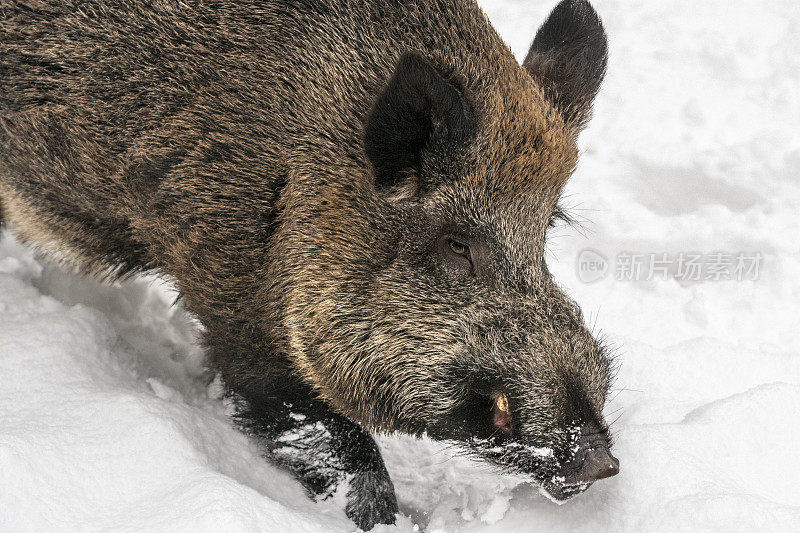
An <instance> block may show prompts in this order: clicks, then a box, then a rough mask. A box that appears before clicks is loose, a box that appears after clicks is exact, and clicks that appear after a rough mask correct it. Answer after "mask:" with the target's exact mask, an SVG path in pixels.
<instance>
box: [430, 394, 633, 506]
mask: <svg viewBox="0 0 800 533" xmlns="http://www.w3.org/2000/svg"><path fill="white" fill-rule="evenodd" d="M467 405H469V407H470V410H471V412H472V413H473V416H472V418H471V419H470V420H469V422H471V424H467V425H466V426H463V425H462V426H461V429H462V430H463V429H466V428H467V427H469V426H470V425H471V426H472V427H471V430H472V432H471V436H468V437H467V436H466V435H464V434H462V435H460V437H462V438H460V439H458V440H462V439H463V437H467V438H466V439H463V440H462V442H463V441H464V440H465V441H466V444H467V447H468V449H469V451H470V452H471V453H473V454H475V455H477V456H478V457H480V458H482V459H484V460H487V461H489V462H491V463H493V464H496V465H497V466H499V467H500V468H502V469H503V470H504V471H506V472H508V473H510V474H514V475H522V476H524V477H525V478H527V479H528V480H529V481H531V482H533V483H536V484H537V485H539V487H540V488H541V490H542V492H543V493H544V494H545V495H546V496H547V497H549V498H550V499H551V500H553V501H555V502H557V503H560V502H564V501H566V500H568V499H570V498H572V497H573V496H576V495H578V494H580V493H581V492H583V491H585V490H586V489H588V488H589V487H590V486H591V485H592V484H593V483H594V482H595V481H598V480H601V479H604V478H607V477H611V476H614V475H616V474H617V473H618V472H619V461H618V460H617V458H616V457H614V456H613V455H612V453H611V443H610V439H609V436H608V432H607V431H606V430H604V429H602V428H601V427H600V425H599V424H597V423H596V422H590V423H584V424H577V423H574V424H570V425H569V427H570V429H568V430H566V431H565V432H564V433H565V435H566V437H567V439H566V442H565V443H563V445H559V446H558V447H557V448H558V449H559V450H562V451H560V452H559V451H557V450H555V449H554V448H553V447H550V446H535V445H531V444H529V443H526V442H524V440H526V439H521V438H520V435H518V434H516V431H515V429H516V428H515V424H514V417H513V415H512V410H511V408H510V407H509V401H508V398H507V396H506V395H505V394H504V393H501V392H496V391H495V392H491V393H488V394H478V395H475V397H474V398H472V399H471V401H469V402H468V403H467ZM464 421H465V419H463V418H462V419H461V423H462V424H463V423H464ZM458 425H461V424H458ZM451 427H452V426H451ZM476 429H477V430H478V431H475V430H476ZM436 433H437V432H435V431H434V432H432V433H431V436H432V437H434V438H437V435H436ZM454 436H455V435H453V434H452V433H451V434H450V435H449V436H448V437H449V438H448V437H444V435H441V434H440V435H439V437H444V438H445V440H453V437H454Z"/></svg>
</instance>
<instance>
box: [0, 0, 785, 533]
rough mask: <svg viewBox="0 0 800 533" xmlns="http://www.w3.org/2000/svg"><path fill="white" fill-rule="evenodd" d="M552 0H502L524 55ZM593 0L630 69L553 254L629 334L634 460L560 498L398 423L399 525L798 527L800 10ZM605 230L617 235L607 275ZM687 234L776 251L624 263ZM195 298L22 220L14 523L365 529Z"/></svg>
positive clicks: (11, 352) (598, 117) (626, 361)
mask: <svg viewBox="0 0 800 533" xmlns="http://www.w3.org/2000/svg"><path fill="white" fill-rule="evenodd" d="M552 4H553V2H530V1H528V0H497V1H490V0H485V1H483V2H482V5H483V6H484V7H485V9H486V11H487V14H488V15H489V17H490V18H491V19H492V21H493V22H494V23H495V24H496V26H497V27H498V29H499V31H500V33H501V34H502V35H503V36H504V37H505V38H506V39H507V42H508V43H509V44H510V46H511V47H512V49H513V50H514V52H515V53H516V54H517V56H518V57H520V58H521V57H522V56H523V55H524V53H525V51H526V47H527V45H528V44H529V41H530V39H531V38H532V36H533V32H534V30H535V28H536V27H537V26H538V24H539V23H540V22H541V21H542V20H543V19H544V16H545V15H546V13H547V12H548V10H549V9H550V8H551V7H552ZM594 4H595V6H596V8H597V9H598V11H599V12H600V13H601V15H602V16H603V19H604V21H605V24H606V28H607V30H608V33H609V35H610V39H611V61H610V66H609V75H608V78H607V81H606V83H605V85H604V87H603V90H602V92H601V94H600V96H599V98H598V101H597V105H596V112H595V118H594V120H593V122H592V124H591V126H590V128H589V129H588V130H587V131H586V132H585V133H584V134H583V136H582V139H581V144H582V149H583V156H582V161H581V163H580V166H579V168H578V171H577V174H576V175H575V177H574V179H573V180H572V182H571V183H570V185H569V188H568V191H567V196H566V199H565V203H566V204H567V206H569V207H572V208H573V213H574V214H576V215H578V217H579V218H580V219H581V222H582V223H581V226H580V227H579V228H575V229H570V228H561V229H559V230H557V231H555V232H554V234H553V236H552V238H551V241H550V246H549V248H550V256H549V261H550V264H551V266H552V270H553V271H554V273H555V275H556V276H557V278H558V279H559V280H560V282H561V283H562V284H563V285H564V286H565V287H566V288H567V290H568V291H569V292H570V294H572V295H573V297H575V298H576V299H577V300H578V301H579V303H581V305H582V306H583V308H584V311H585V313H586V316H587V318H588V319H589V320H590V321H591V323H592V324H594V327H595V329H596V330H597V331H600V332H602V333H603V334H604V335H605V337H606V338H607V339H608V340H609V342H610V343H612V344H613V345H614V346H615V348H616V353H617V354H618V357H619V362H620V372H619V376H618V378H617V381H616V384H615V389H614V392H613V394H612V397H613V399H612V401H611V402H610V404H609V406H608V410H607V415H608V417H609V419H611V420H614V419H616V422H615V423H614V424H613V429H614V433H615V438H616V445H615V448H614V449H615V454H616V455H617V456H618V457H619V459H620V462H621V472H620V474H619V475H618V476H616V477H614V478H611V479H607V480H604V481H602V482H599V483H597V484H596V485H594V486H593V487H591V488H590V489H589V490H588V491H587V492H586V493H584V494H582V495H580V496H578V497H577V498H575V499H573V500H571V501H569V502H568V503H567V504H565V505H562V506H556V505H553V504H552V503H551V502H549V501H548V500H547V499H545V498H544V497H542V496H541V495H539V493H538V491H537V489H536V488H535V487H532V486H530V485H527V484H525V483H523V482H522V481H520V480H519V479H515V478H510V477H506V476H501V475H499V474H497V473H496V472H494V471H493V469H491V468H490V467H488V466H487V465H483V464H478V463H473V462H471V461H469V460H467V459H465V458H463V457H461V456H459V455H458V454H457V453H456V452H455V451H454V450H452V449H449V448H447V447H445V446H441V445H438V444H434V443H432V442H430V441H417V440H414V439H411V438H408V437H404V436H391V437H381V438H380V443H381V446H382V447H383V449H384V451H385V456H386V459H387V463H388V467H389V470H390V472H391V473H392V476H393V479H394V482H395V486H396V489H397V493H398V496H399V501H400V506H401V511H402V517H401V519H400V521H399V523H398V525H397V526H393V527H388V526H387V527H383V528H379V530H381V531H415V530H427V531H430V532H454V531H496V532H505V531H508V532H512V531H513V532H517V531H532V530H550V531H597V530H614V531H640V530H671V531H672V530H689V529H701V530H713V531H734V530H735V531H743V530H796V529H798V527H800V461H798V454H797V450H798V443H799V442H800V353H799V352H800V350H799V349H798V348H800V342H798V340H797V329H798V315H800V244H799V243H800V231H798V230H799V229H800V228H798V226H799V225H800V223H799V222H798V220H799V219H798V208H799V207H800V182H799V181H798V179H797V175H798V173H800V135H799V134H798V129H797V128H798V124H800V10H798V9H797V5H796V2H795V1H794V0H770V1H755V0H745V1H740V2H728V1H723V0H704V1H703V2H697V1H694V0H663V1H660V2H636V3H633V2H626V1H623V0H596V2H595V3H594ZM587 248H590V249H591V250H592V252H590V253H587V254H584V257H592V258H595V259H597V258H600V261H601V263H602V261H606V263H605V267H604V268H605V275H601V276H600V278H599V279H597V280H595V281H594V282H593V283H583V282H582V281H581V279H584V280H586V279H587V278H586V277H583V276H581V275H579V272H578V270H577V269H576V262H577V258H578V257H579V256H581V251H582V250H584V249H587ZM682 252H683V253H703V254H713V253H716V252H724V253H730V254H740V253H745V254H748V257H751V256H754V255H753V254H761V259H760V261H759V267H760V268H759V272H758V276H757V279H756V280H742V281H737V280H731V281H712V280H693V279H685V278H684V279H678V278H680V276H679V275H677V271H676V270H675V269H676V265H675V263H674V262H673V263H672V264H671V266H670V267H669V268H668V269H667V271H666V272H664V275H663V276H662V275H661V274H660V273H659V275H655V276H653V278H654V279H651V280H649V281H647V280H646V279H641V280H639V281H623V280H618V279H616V278H617V277H618V276H622V275H623V271H622V270H618V269H619V268H621V266H624V264H623V263H622V261H623V256H621V255H620V254H622V253H627V254H629V255H636V254H645V255H644V257H646V258H647V257H649V254H657V255H658V256H660V255H661V254H662V253H666V254H670V255H669V257H672V258H675V257H677V256H678V254H680V253H682ZM705 260H706V261H710V259H708V257H706V259H705ZM601 266H602V265H601ZM706 267H707V268H711V267H710V266H709V263H705V267H704V268H706ZM709 272H710V270H709ZM584 274H585V273H584ZM645 277H647V276H643V278H645ZM173 298H174V294H172V293H171V292H170V290H169V287H168V286H167V285H165V284H164V283H163V282H158V281H155V280H152V279H136V280H132V281H128V282H125V283H121V284H115V285H114V286H107V285H103V284H101V283H99V282H96V281H93V280H88V279H84V278H81V277H78V276H74V275H71V274H68V273H65V272H63V271H62V270H61V269H59V268H58V267H55V266H48V265H46V264H45V263H42V262H40V261H39V260H37V259H35V258H34V256H33V255H32V253H31V252H30V251H29V250H27V249H26V248H24V247H22V246H21V245H19V244H18V243H16V242H15V241H14V240H13V239H12V238H11V236H10V234H8V232H6V233H5V234H4V235H3V239H2V242H0V376H2V378H0V530H2V531H42V530H71V531H76V530H81V531H91V530H109V529H110V530H126V529H127V530H133V529H135V530H166V531H184V530H192V531H218V530H220V529H222V530H225V531H255V530H263V531H282V532H283V531H299V532H300V531H302V532H328V531H352V530H353V529H354V526H353V524H352V523H351V522H350V521H348V520H347V518H346V517H345V516H344V512H343V510H342V509H343V502H342V501H341V498H337V497H334V498H332V499H329V500H326V501H323V502H319V503H315V502H312V501H311V500H309V499H308V498H306V496H305V495H304V493H303V491H302V490H301V488H300V487H299V485H297V484H296V483H295V482H294V481H293V480H292V479H291V477H290V476H289V475H287V474H286V473H284V472H282V471H281V470H279V469H277V468H275V467H273V466H271V465H269V464H267V463H266V462H265V461H264V460H263V459H261V458H260V457H259V451H258V448H257V446H256V445H255V443H253V442H250V441H248V439H247V438H245V437H244V436H243V435H242V434H241V433H239V432H238V431H237V430H235V429H234V428H233V427H232V426H231V424H230V423H229V421H228V420H227V418H226V413H225V406H224V405H223V402H222V401H221V400H220V398H219V383H215V382H213V381H212V378H213V376H207V375H205V374H204V372H203V369H202V353H201V351H200V350H199V349H198V348H196V347H195V346H194V345H193V342H192V341H193V339H194V336H195V335H196V331H197V325H196V324H194V323H192V321H191V320H190V319H188V318H187V317H186V316H185V314H184V313H183V312H182V311H181V310H180V308H178V307H174V306H172V305H171V302H172V300H173Z"/></svg>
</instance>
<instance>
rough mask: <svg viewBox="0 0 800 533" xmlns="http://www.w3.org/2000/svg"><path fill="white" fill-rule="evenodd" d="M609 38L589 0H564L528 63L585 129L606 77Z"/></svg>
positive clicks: (541, 33) (541, 31)
mask: <svg viewBox="0 0 800 533" xmlns="http://www.w3.org/2000/svg"><path fill="white" fill-rule="evenodd" d="M607 64H608V39H607V38H606V32H605V29H604V28H603V23H602V22H601V21H600V17H599V15H598V14H597V12H596V11H595V10H594V8H593V7H592V5H591V4H590V3H589V2H588V1H586V0H563V1H562V2H561V3H559V4H558V5H556V7H555V8H554V9H553V11H552V12H551V13H550V16H549V17H548V18H547V20H546V21H545V22H544V24H542V26H541V28H539V31H538V32H537V33H536V37H535V38H534V40H533V44H531V48H530V50H529V51H528V55H527V57H526V58H525V61H524V62H523V65H524V66H525V67H526V68H527V69H528V71H529V72H530V73H531V75H532V76H533V77H534V78H535V79H536V80H537V81H538V82H539V83H540V84H541V85H542V87H543V88H544V89H545V91H546V93H547V94H548V96H549V98H550V99H551V100H552V101H553V102H554V103H555V104H556V106H557V107H558V108H559V109H560V110H561V112H562V114H563V115H564V117H565V118H566V120H567V121H568V122H570V123H571V124H573V125H575V126H576V127H577V129H580V128H581V127H582V126H583V125H584V124H585V123H586V121H587V120H588V118H589V115H590V114H591V103H592V100H593V99H594V97H595V95H596V94H597V91H598V89H599V88H600V84H601V83H602V81H603V78H604V77H605V72H606V66H607Z"/></svg>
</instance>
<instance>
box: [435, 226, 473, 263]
mask: <svg viewBox="0 0 800 533" xmlns="http://www.w3.org/2000/svg"><path fill="white" fill-rule="evenodd" d="M436 248H437V253H438V255H439V256H440V257H441V258H442V259H443V260H444V262H445V263H446V264H448V265H450V266H451V267H454V268H456V269H458V270H460V271H462V272H463V273H466V272H469V273H473V272H474V268H475V257H474V254H473V251H472V250H471V249H470V245H469V244H467V242H466V239H463V238H459V237H458V236H453V235H447V234H445V235H441V236H440V237H439V238H438V239H437V241H436Z"/></svg>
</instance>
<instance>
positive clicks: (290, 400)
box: [237, 378, 397, 531]
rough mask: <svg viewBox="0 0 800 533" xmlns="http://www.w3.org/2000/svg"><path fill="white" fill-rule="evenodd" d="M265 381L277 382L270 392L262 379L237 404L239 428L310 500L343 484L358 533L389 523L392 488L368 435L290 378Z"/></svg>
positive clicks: (392, 510) (392, 514) (394, 504)
mask: <svg viewBox="0 0 800 533" xmlns="http://www.w3.org/2000/svg"><path fill="white" fill-rule="evenodd" d="M270 381H272V382H274V383H275V384H276V385H277V384H278V383H280V385H279V386H278V387H275V389H276V390H274V391H265V390H264V389H263V386H264V383H263V381H262V382H261V387H260V388H261V390H260V391H259V393H258V395H257V396H256V395H248V399H247V400H243V401H241V402H240V409H239V412H238V414H237V418H238V419H239V420H240V422H241V424H242V426H243V427H244V428H245V429H247V430H248V431H249V432H251V433H252V434H253V435H255V436H256V437H258V438H259V439H261V440H262V441H263V443H264V444H265V446H266V448H267V450H268V456H269V457H270V458H271V459H272V460H274V461H275V462H278V463H280V464H281V465H283V466H285V467H286V468H288V469H289V470H291V471H292V472H293V473H294V475H295V476H296V477H297V478H298V479H299V480H300V482H301V483H302V484H303V485H304V486H305V487H306V489H308V490H309V492H311V493H312V494H313V495H314V496H315V497H316V498H320V499H324V498H327V497H328V496H330V495H331V494H333V492H335V491H336V490H337V489H338V488H339V487H341V486H343V485H342V484H343V483H346V485H345V486H346V490H347V507H346V509H345V512H346V513H347V516H348V517H349V518H350V519H351V520H353V521H354V522H355V523H356V525H358V526H359V527H360V528H361V529H363V530H365V531H368V530H370V529H372V527H373V526H374V525H375V524H393V523H394V522H395V514H396V513H397V499H396V497H395V494H394V485H393V484H392V480H391V479H390V478H389V473H388V472H387V471H386V466H385V465H384V463H383V458H382V457H381V455H380V452H379V451H378V447H377V445H376V444H375V441H374V440H373V438H372V437H371V436H370V434H369V433H368V432H367V431H366V430H364V428H362V427H361V426H359V425H358V424H356V423H354V422H352V421H350V420H349V419H347V418H345V417H343V416H341V415H339V414H337V413H334V412H333V411H332V410H331V409H330V408H328V406H327V405H326V404H325V403H324V402H322V401H320V400H317V399H315V398H314V397H313V396H312V393H311V391H308V390H305V387H304V386H303V385H302V384H299V383H297V382H296V381H293V380H292V379H291V378H284V379H280V380H270ZM271 392H272V393H271Z"/></svg>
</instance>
